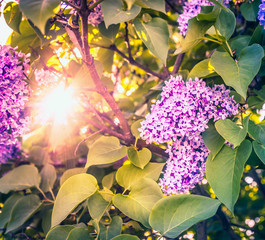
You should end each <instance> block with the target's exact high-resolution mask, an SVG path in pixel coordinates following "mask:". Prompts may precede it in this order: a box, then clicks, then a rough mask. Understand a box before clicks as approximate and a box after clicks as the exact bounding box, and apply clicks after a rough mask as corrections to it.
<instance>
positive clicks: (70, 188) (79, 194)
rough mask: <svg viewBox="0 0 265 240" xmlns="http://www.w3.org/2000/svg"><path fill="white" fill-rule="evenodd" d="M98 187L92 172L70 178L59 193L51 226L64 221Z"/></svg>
mask: <svg viewBox="0 0 265 240" xmlns="http://www.w3.org/2000/svg"><path fill="white" fill-rule="evenodd" d="M97 189H98V185H97V180H96V178H95V177H93V176H92V175H90V174H86V173H80V174H77V175H74V176H72V177H70V178H68V179H67V180H66V181H65V182H64V183H63V185H62V186H61V187H60V189H59V192H58V194H57V197H56V200H55V203H54V207H53V211H52V223H51V227H54V226H56V225H58V224H59V223H60V222H61V221H63V220H64V219H65V218H66V217H67V216H68V214H69V213H70V212H71V211H73V209H74V208H75V207H76V206H77V205H78V204H80V203H81V202H83V201H84V200H86V199H87V198H89V197H90V196H91V195H92V194H94V193H95V192H96V191H97Z"/></svg>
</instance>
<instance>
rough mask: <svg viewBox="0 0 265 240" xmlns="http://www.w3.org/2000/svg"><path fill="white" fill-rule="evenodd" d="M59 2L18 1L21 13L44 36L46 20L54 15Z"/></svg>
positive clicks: (44, 0)
mask: <svg viewBox="0 0 265 240" xmlns="http://www.w3.org/2000/svg"><path fill="white" fill-rule="evenodd" d="M59 4H60V0H34V1H31V0H20V1H19V7H20V9H21V11H22V12H23V13H24V14H25V15H26V17H27V18H29V19H30V20H31V21H32V22H33V23H34V24H35V25H36V26H37V27H38V28H39V29H40V30H41V32H42V33H43V34H44V33H45V25H46V22H47V20H48V19H49V18H50V17H52V16H53V15H54V13H55V9H56V8H57V7H58V5H59Z"/></svg>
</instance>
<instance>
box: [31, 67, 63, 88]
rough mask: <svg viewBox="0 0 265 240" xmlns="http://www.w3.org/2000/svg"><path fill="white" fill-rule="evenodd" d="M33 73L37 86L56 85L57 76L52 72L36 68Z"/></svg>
mask: <svg viewBox="0 0 265 240" xmlns="http://www.w3.org/2000/svg"><path fill="white" fill-rule="evenodd" d="M34 75H35V80H36V82H37V83H38V86H45V87H55V86H57V85H58V76H57V75H56V74H55V73H54V72H51V71H48V70H44V69H40V70H38V69H36V70H35V72H34Z"/></svg>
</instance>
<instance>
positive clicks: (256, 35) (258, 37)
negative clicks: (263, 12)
mask: <svg viewBox="0 0 265 240" xmlns="http://www.w3.org/2000/svg"><path fill="white" fill-rule="evenodd" d="M263 31H264V27H263V26H262V25H258V26H257V27H256V28H255V31H254V32H253V34H252V36H251V39H250V42H249V45H251V44H253V43H258V44H260V45H262V39H263Z"/></svg>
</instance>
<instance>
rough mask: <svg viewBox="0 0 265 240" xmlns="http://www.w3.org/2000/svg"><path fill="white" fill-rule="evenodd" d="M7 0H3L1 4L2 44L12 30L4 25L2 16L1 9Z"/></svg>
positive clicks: (0, 35)
mask: <svg viewBox="0 0 265 240" xmlns="http://www.w3.org/2000/svg"><path fill="white" fill-rule="evenodd" d="M6 2H9V0H5V1H3V5H2V6H1V16H0V44H1V45H4V44H5V43H6V41H7V39H8V37H9V35H10V34H11V32H12V30H11V28H9V27H8V26H7V25H6V22H5V19H4V17H3V14H2V12H3V9H4V7H5V3H6Z"/></svg>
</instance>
